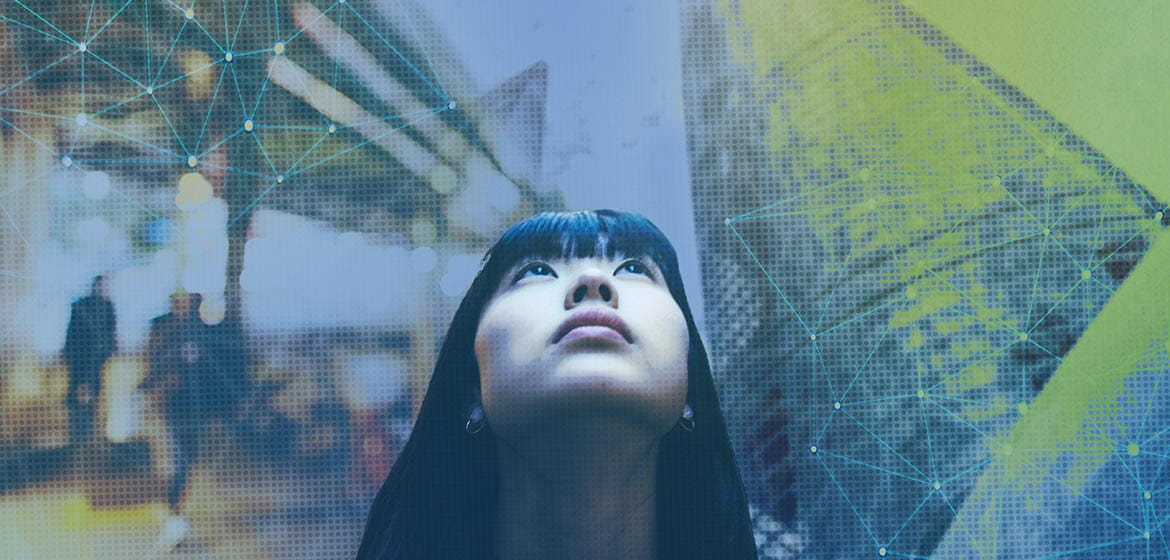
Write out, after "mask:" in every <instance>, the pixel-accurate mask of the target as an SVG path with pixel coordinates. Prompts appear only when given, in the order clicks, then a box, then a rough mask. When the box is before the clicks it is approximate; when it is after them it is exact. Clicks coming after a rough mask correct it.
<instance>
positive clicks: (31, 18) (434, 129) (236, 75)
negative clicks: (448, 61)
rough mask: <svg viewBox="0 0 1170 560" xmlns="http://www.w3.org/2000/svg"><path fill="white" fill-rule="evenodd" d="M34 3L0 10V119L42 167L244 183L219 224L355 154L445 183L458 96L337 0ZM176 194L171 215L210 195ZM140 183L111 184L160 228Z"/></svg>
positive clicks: (414, 49)
mask: <svg viewBox="0 0 1170 560" xmlns="http://www.w3.org/2000/svg"><path fill="white" fill-rule="evenodd" d="M79 8H80V9H79ZM45 10H48V11H45ZM45 10H38V9H37V4H29V3H25V2H22V1H21V0H12V1H11V2H10V3H9V4H8V5H7V6H5V8H4V10H3V11H2V12H0V21H2V22H3V23H2V24H0V25H3V26H5V27H6V29H5V34H6V35H7V40H8V41H9V43H10V44H11V45H12V46H13V47H16V48H15V49H14V51H13V52H15V53H21V55H20V56H16V55H10V60H9V61H8V62H7V63H6V65H5V66H6V68H5V80H4V81H5V82H6V83H5V84H4V85H3V86H2V87H0V126H3V127H4V129H5V131H6V132H7V133H9V134H16V135H19V136H20V137H23V138H24V139H25V140H27V141H28V142H30V143H31V144H33V145H35V146H37V147H38V148H39V149H40V151H41V152H42V155H44V156H48V157H49V158H51V160H52V161H51V164H50V166H52V167H55V168H56V169H55V171H58V172H59V171H61V170H66V171H72V172H86V171H94V170H109V171H110V172H111V174H116V173H117V174H122V175H131V176H133V175H135V174H136V173H137V174H139V175H141V174H146V173H148V172H147V171H146V170H147V169H149V170H151V171H150V172H152V173H155V174H156V176H160V177H161V176H165V177H167V178H168V179H169V178H171V177H173V176H177V174H180V173H189V172H194V173H200V174H202V175H204V176H207V177H211V176H215V177H220V178H222V177H223V176H225V175H235V176H241V177H248V178H251V179H253V180H254V181H255V182H257V184H258V185H260V187H259V189H258V192H256V193H254V195H253V196H252V197H251V202H250V203H249V204H247V205H246V206H244V207H243V208H238V209H236V212H235V214H234V215H233V216H231V217H230V219H229V224H230V223H234V222H235V221H237V220H239V219H241V218H242V217H243V215H244V214H246V213H247V212H248V211H249V210H251V209H252V208H253V207H254V206H255V205H256V204H258V203H259V202H261V201H262V200H264V199H265V198H266V197H268V196H270V195H271V194H272V193H273V191H275V190H278V189H280V188H282V186H283V185H286V184H287V183H293V182H296V181H297V180H298V179H300V178H302V176H304V175H306V174H307V173H310V172H311V171H314V170H317V169H319V168H322V167H327V166H330V165H343V164H348V165H353V161H354V160H353V156H355V155H357V154H355V152H359V151H361V150H363V149H371V148H377V149H381V150H383V151H384V152H385V153H387V154H389V156H390V157H391V158H394V159H395V160H396V161H398V162H399V163H400V164H401V165H402V166H403V167H405V168H406V169H407V170H409V172H411V173H414V174H415V175H418V176H420V177H424V178H428V177H433V176H434V174H436V173H437V174H439V175H443V176H444V177H445V176H447V175H451V174H452V172H451V171H450V169H448V168H447V165H446V163H447V162H449V161H450V158H449V157H448V156H450V153H449V151H450V150H452V149H459V146H458V144H459V142H460V141H459V140H455V141H453V140H452V139H451V137H453V136H456V135H454V134H453V132H452V131H450V130H449V129H448V128H447V127H446V126H445V125H444V124H442V123H441V122H439V121H440V120H441V119H439V118H438V116H439V115H440V114H441V113H444V112H447V111H451V110H453V109H455V108H456V103H455V102H454V101H453V100H452V99H451V98H450V97H449V96H448V95H447V94H446V93H445V92H444V90H443V88H442V85H441V84H440V83H439V81H438V78H437V77H436V76H435V74H434V73H433V72H428V71H426V69H427V68H429V66H428V64H429V57H428V55H427V53H426V50H425V48H424V46H423V43H419V42H412V44H411V45H410V47H411V48H406V47H403V46H401V45H396V44H395V43H393V42H391V41H390V39H389V38H388V37H387V35H386V34H385V33H384V32H383V31H382V30H380V29H379V28H378V27H377V26H376V25H375V24H374V23H372V22H371V20H370V19H369V18H368V17H367V16H366V15H365V14H363V12H362V11H361V10H360V9H359V8H358V7H357V6H355V5H354V4H353V3H352V2H350V1H348V0H337V1H335V2H332V3H330V4H327V5H325V6H324V7H323V8H322V9H318V8H317V7H315V6H313V5H312V4H310V3H308V2H297V3H289V2H263V1H255V2H252V1H247V0H246V1H243V2H228V1H227V0H223V1H222V2H193V3H190V4H178V3H175V2H172V1H169V0H168V1H164V2H157V1H151V0H125V1H124V2H98V1H97V0H94V1H93V2H90V3H88V5H77V6H73V5H67V4H66V3H53V4H50V5H48V6H47V7H45ZM408 54H409V55H410V56H411V58H414V60H411V59H410V58H408ZM22 68H23V69H24V70H19V69H22ZM306 115H308V117H306ZM314 115H315V116H314ZM428 121H433V122H428ZM408 128H409V129H412V130H413V132H412V133H411V134H407V133H406V132H405V130H406V129H408ZM241 147H242V148H244V149H246V150H253V151H254V155H252V156H251V157H243V156H241V155H240V153H241V149H240V148H241ZM347 157H348V159H347ZM444 158H446V159H444ZM52 171H54V170H53V169H45V170H42V171H41V172H38V173H33V174H30V175H29V177H30V178H29V179H28V180H27V181H24V182H23V184H16V185H10V186H9V187H8V188H7V189H5V192H4V193H3V194H4V195H6V196H9V195H11V194H12V193H14V192H16V191H19V190H21V189H23V188H26V187H27V186H28V185H30V184H35V183H38V182H40V181H43V180H44V178H45V176H46V175H47V174H48V173H50V172H52ZM447 180H448V181H449V180H450V179H447ZM139 182H141V183H148V182H149V181H145V180H143V181H139ZM115 183H116V182H115ZM169 186H173V183H171V185H169ZM180 189H181V190H182V192H180V193H179V195H178V200H177V203H178V204H179V205H180V206H182V204H183V202H184V200H186V201H188V202H190V201H198V200H202V199H205V198H207V197H208V196H210V194H211V193H210V192H209V190H208V187H207V185H205V184H204V182H203V181H197V180H191V181H188V182H187V183H182V184H180ZM145 190H147V189H137V192H134V191H133V190H132V189H128V188H124V187H121V186H118V185H117V184H115V185H112V186H111V188H110V191H111V192H112V193H114V194H115V195H116V196H118V197H121V198H122V199H123V200H124V201H126V202H127V203H128V204H130V205H131V206H133V207H134V208H136V209H137V210H139V211H141V212H143V213H146V214H149V215H150V216H153V217H155V218H157V219H159V220H162V221H164V222H167V223H169V221H170V220H169V217H168V216H169V215H170V214H171V213H172V210H173V204H161V203H159V202H158V201H156V200H152V197H151V196H149V193H144V192H142V191H145ZM161 198H162V197H159V196H155V197H153V199H161ZM172 198H173V197H172ZM164 201H165V200H164ZM164 206H165V207H164ZM10 221H11V220H10ZM13 225H14V224H13Z"/></svg>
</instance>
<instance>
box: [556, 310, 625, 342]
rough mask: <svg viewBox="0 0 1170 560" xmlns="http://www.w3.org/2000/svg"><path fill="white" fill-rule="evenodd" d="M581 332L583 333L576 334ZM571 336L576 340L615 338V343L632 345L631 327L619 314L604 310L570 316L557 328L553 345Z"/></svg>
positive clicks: (585, 311) (586, 311)
mask: <svg viewBox="0 0 1170 560" xmlns="http://www.w3.org/2000/svg"><path fill="white" fill-rule="evenodd" d="M576 331H581V332H579V333H578V332H576ZM569 335H573V336H574V337H575V338H590V337H601V338H606V337H610V338H615V337H616V339H615V341H620V342H627V343H632V342H633V341H634V340H633V336H631V335H630V327H629V326H628V325H626V322H625V321H623V320H622V318H621V317H618V315H617V313H614V312H613V311H609V310H607V309H603V308H594V309H585V310H581V311H577V312H575V313H573V314H572V315H570V316H569V317H568V318H567V319H565V321H564V322H562V323H561V325H560V326H559V327H557V330H556V333H555V334H554V335H553V338H552V341H551V342H552V343H553V344H556V343H558V342H562V341H563V340H564V339H565V338H568V337H569Z"/></svg>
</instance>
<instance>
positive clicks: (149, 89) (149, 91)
mask: <svg viewBox="0 0 1170 560" xmlns="http://www.w3.org/2000/svg"><path fill="white" fill-rule="evenodd" d="M146 95H154V88H153V87H151V86H146Z"/></svg>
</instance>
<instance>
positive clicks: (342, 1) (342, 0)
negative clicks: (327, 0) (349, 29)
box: [337, 0, 346, 4]
mask: <svg viewBox="0 0 1170 560" xmlns="http://www.w3.org/2000/svg"><path fill="white" fill-rule="evenodd" d="M345 1H346V0H337V3H338V4H344V3H345Z"/></svg>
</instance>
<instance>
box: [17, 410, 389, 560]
mask: <svg viewBox="0 0 1170 560" xmlns="http://www.w3.org/2000/svg"><path fill="white" fill-rule="evenodd" d="M214 431H215V430H211V431H210V432H214ZM210 432H209V433H210ZM216 439H218V440H219V441H211V440H216ZM204 443H205V447H204V451H203V458H202V461H201V462H200V463H199V464H197V465H196V467H195V469H194V472H193V474H192V478H191V482H190V485H189V487H188V489H187V493H186V496H187V498H186V499H185V500H184V502H183V503H182V508H181V512H182V515H183V517H184V518H185V519H186V520H187V522H188V523H189V526H190V529H189V531H188V532H187V534H186V537H185V538H184V539H182V541H181V542H178V543H176V542H174V539H173V538H169V536H168V535H166V534H164V532H165V531H164V529H165V527H166V522H167V519H168V515H169V514H168V509H167V505H166V500H165V498H164V495H163V486H161V485H160V484H158V483H157V481H156V480H155V479H154V477H153V476H152V474H151V473H150V472H149V471H147V472H141V469H139V471H138V472H135V473H133V474H126V473H117V472H104V473H103V472H94V470H93V469H89V468H87V467H86V465H84V464H82V463H83V462H84V461H83V460H82V457H84V456H88V455H89V454H88V453H86V454H79V455H77V456H76V460H70V459H69V458H67V457H65V456H64V455H63V452H64V450H59V451H57V452H55V453H56V456H55V457H54V459H55V460H57V461H59V462H60V464H61V468H60V470H59V471H58V472H57V473H56V475H55V476H52V477H49V478H46V479H44V480H41V481H39V482H36V483H34V484H32V485H30V486H27V487H24V488H20V489H18V490H14V491H12V492H9V493H7V494H4V495H0V542H3V543H4V546H3V549H4V550H3V557H4V558H6V559H11V560H24V559H30V560H31V559H56V558H62V559H64V558H70V559H90V560H98V559H139V558H141V559H147V558H150V559H161V558H208V559H218V558H224V559H226V558H233V559H256V560H262V559H276V558H321V559H329V558H352V556H353V553H354V551H355V550H356V547H357V543H358V540H359V539H360V537H361V531H362V529H363V524H364V522H365V515H366V505H365V504H364V503H360V502H359V501H355V500H351V499H350V498H349V497H347V489H346V488H345V481H346V477H345V476H344V472H337V471H336V470H327V471H321V472H318V473H316V474H313V473H308V472H306V471H305V470H304V469H301V468H298V466H297V465H295V464H289V463H283V464H281V463H276V462H273V461H265V460H260V459H255V458H251V457H249V455H248V454H247V453H245V452H243V451H242V450H241V449H240V448H239V446H238V445H234V444H232V443H230V442H228V441H227V440H226V439H225V438H216V437H214V436H213V437H208V438H205V441H204ZM95 476H98V477H101V483H100V484H99V485H92V484H89V483H88V481H90V480H94V478H93V477H95ZM28 535H37V538H35V539H31V538H27V537H28Z"/></svg>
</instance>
